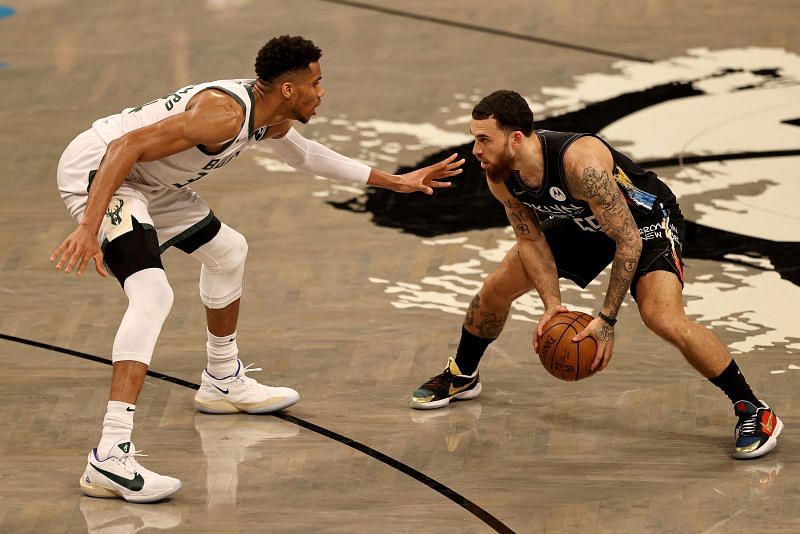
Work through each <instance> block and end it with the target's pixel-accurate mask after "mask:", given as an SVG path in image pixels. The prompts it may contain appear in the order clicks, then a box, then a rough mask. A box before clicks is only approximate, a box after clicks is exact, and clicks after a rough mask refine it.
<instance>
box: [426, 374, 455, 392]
mask: <svg viewBox="0 0 800 534" xmlns="http://www.w3.org/2000/svg"><path fill="white" fill-rule="evenodd" d="M451 376H453V375H452V374H450V369H445V370H444V373H442V374H440V375H436V376H434V377H431V378H430V379H429V380H428V381H427V382H425V383H424V384H423V385H422V387H423V388H425V389H430V390H434V389H438V388H439V387H441V385H442V384H443V383H444V381H445V380H446V379H447V378H448V377H451Z"/></svg>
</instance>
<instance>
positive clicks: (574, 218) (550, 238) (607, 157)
mask: <svg viewBox="0 0 800 534" xmlns="http://www.w3.org/2000/svg"><path fill="white" fill-rule="evenodd" d="M470 131H471V133H472V135H473V136H474V137H475V144H474V147H473V150H472V152H473V154H474V155H475V156H476V157H477V158H478V160H480V162H481V168H483V169H484V170H485V171H486V178H487V180H488V185H489V190H490V191H491V192H492V194H493V195H494V196H495V197H496V198H497V200H499V201H500V202H501V203H502V204H503V206H505V209H506V214H507V216H508V219H509V221H510V222H511V226H512V227H513V229H514V234H515V236H516V240H517V243H516V245H515V246H514V247H513V248H512V249H511V250H510V251H509V253H508V255H507V256H506V257H505V258H504V259H503V261H502V262H501V263H500V265H499V267H498V268H497V269H496V270H495V271H494V272H493V273H492V274H491V275H489V277H488V278H487V279H486V281H485V282H484V283H483V286H482V287H481V289H480V291H479V292H478V294H477V295H476V296H475V298H474V299H473V300H472V303H471V304H470V306H469V309H468V310H467V314H466V318H465V320H464V325H463V327H462V334H461V341H460V343H459V346H458V350H457V353H456V356H455V358H450V359H449V360H448V363H447V366H446V368H445V370H444V372H443V373H442V374H440V375H437V376H435V377H433V378H431V379H430V380H428V381H427V382H426V383H425V384H423V385H421V386H420V387H419V389H417V390H416V391H414V392H413V394H412V397H411V402H410V405H411V407H412V408H416V409H433V408H439V407H444V406H447V405H448V404H449V403H450V400H452V399H461V400H465V399H471V398H474V397H476V396H477V395H478V394H479V393H480V392H481V383H480V378H479V375H478V363H479V361H480V359H481V357H482V355H483V353H484V351H485V350H486V348H487V346H488V345H489V344H490V343H491V342H492V341H494V340H495V339H496V338H497V337H498V336H499V335H500V332H501V331H502V329H503V325H504V324H505V321H506V318H507V317H508V313H509V310H510V307H511V303H512V301H513V300H515V299H516V298H518V297H520V296H522V295H523V294H525V293H527V292H529V291H531V290H533V289H536V291H537V292H538V294H539V297H540V298H541V299H542V303H543V304H544V308H545V311H544V313H543V314H542V317H541V319H540V321H539V325H538V327H537V329H536V332H535V334H534V347H535V348H537V349H538V343H539V338H540V336H541V335H542V330H543V327H544V325H545V324H547V322H548V321H549V320H550V319H551V318H552V317H553V316H554V315H555V314H556V313H558V312H559V311H566V308H564V307H563V306H562V305H561V294H560V289H559V284H558V279H559V277H562V278H568V279H570V280H572V281H574V282H575V283H577V284H578V285H580V286H581V287H586V286H587V285H588V284H589V282H591V281H592V280H593V279H594V278H595V277H596V276H597V275H598V274H599V273H600V272H601V271H603V269H605V267H606V266H607V265H608V264H609V263H611V276H610V280H609V283H608V289H607V291H606V295H605V301H604V302H603V305H602V308H601V309H600V310H599V311H598V313H597V317H595V318H594V320H592V322H591V323H589V325H588V326H587V327H586V328H585V329H584V330H583V331H582V332H580V333H579V334H578V335H577V336H576V337H575V338H574V339H575V340H576V341H578V340H580V339H583V338H585V337H587V336H593V337H594V338H595V339H596V340H597V343H598V348H597V354H596V356H595V359H594V361H593V363H592V368H597V367H599V369H603V368H605V367H606V366H607V365H608V363H609V361H610V359H611V356H612V353H613V350H614V327H615V324H616V322H617V319H616V317H617V313H618V312H619V308H620V306H621V304H622V300H623V299H624V298H625V294H626V293H627V292H628V290H630V292H631V295H632V296H633V298H634V300H635V301H636V303H637V305H638V307H639V313H640V315H641V317H642V321H643V322H644V324H645V325H646V326H647V327H648V328H649V329H650V330H652V331H653V332H655V333H656V334H657V335H659V336H660V337H662V338H663V339H665V340H667V341H669V342H670V343H672V344H673V345H675V346H676V347H677V348H678V349H679V350H680V351H681V352H682V353H683V355H684V357H685V358H686V359H687V361H688V362H689V363H690V364H691V365H692V366H693V367H694V368H695V369H696V370H697V371H698V372H700V373H701V374H702V375H703V376H705V377H706V378H708V379H709V380H710V381H711V382H712V383H713V384H714V385H716V386H718V387H719V388H720V389H722V391H724V392H725V394H726V395H727V396H728V398H730V400H731V402H732V403H733V405H734V413H735V414H736V415H737V416H738V418H739V420H738V422H737V424H736V432H735V435H736V445H735V449H734V457H735V458H756V457H759V456H763V455H764V454H766V453H768V452H769V451H770V450H772V449H773V448H774V447H775V445H776V439H777V437H778V435H779V434H780V432H781V430H782V429H783V423H782V422H781V420H780V419H779V418H778V417H777V416H776V415H775V414H774V413H773V411H772V410H771V409H770V408H769V406H767V405H766V404H765V403H763V402H761V401H760V400H759V399H758V398H757V397H756V396H755V395H754V394H753V392H752V391H751V389H750V386H749V385H748V384H747V382H746V381H745V379H744V376H743V375H742V373H741V372H740V371H739V368H738V366H737V365H736V362H734V361H733V359H732V358H731V356H730V354H729V353H728V351H727V349H726V348H725V346H724V345H723V343H722V342H721V341H720V339H719V338H717V337H716V336H715V335H714V334H713V333H712V332H711V331H710V330H708V329H706V328H705V327H703V326H702V325H700V324H698V323H696V322H694V321H692V320H690V319H689V318H688V317H687V316H686V314H685V312H684V308H683V299H682V290H683V259H682V256H681V248H682V243H683V236H684V220H683V216H682V215H681V211H680V208H679V207H678V202H677V200H676V199H675V195H674V194H673V193H672V191H670V189H669V187H667V185H666V184H664V182H662V181H661V180H659V179H658V177H657V176H656V174H655V173H653V172H650V171H645V170H643V169H641V168H640V167H638V166H637V165H636V164H635V163H633V162H632V161H631V160H630V159H628V158H627V157H625V156H624V155H622V154H620V153H619V152H617V151H616V150H614V148H612V147H611V146H609V145H608V144H607V143H605V141H603V140H602V139H600V138H599V137H597V136H594V135H590V134H575V133H563V132H552V131H546V130H534V129H533V113H532V112H531V110H530V108H529V106H528V104H527V103H526V102H525V100H524V99H523V98H522V97H521V96H520V95H519V94H517V93H515V92H513V91H496V92H494V93H492V94H490V95H489V96H487V97H485V98H484V99H483V100H481V101H480V102H479V103H478V104H477V105H476V106H475V108H474V109H473V111H472V122H471V125H470Z"/></svg>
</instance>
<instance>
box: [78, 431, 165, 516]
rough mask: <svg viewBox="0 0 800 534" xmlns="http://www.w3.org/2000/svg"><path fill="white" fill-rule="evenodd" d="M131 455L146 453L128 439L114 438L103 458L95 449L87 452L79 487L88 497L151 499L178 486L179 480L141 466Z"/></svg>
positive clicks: (159, 498)
mask: <svg viewBox="0 0 800 534" xmlns="http://www.w3.org/2000/svg"><path fill="white" fill-rule="evenodd" d="M134 456H146V455H143V454H141V451H137V450H135V447H134V446H133V443H131V442H130V441H118V442H117V443H115V444H114V446H113V447H112V448H111V454H110V455H109V457H108V458H106V459H105V460H100V459H99V458H98V457H97V449H92V450H91V451H90V452H89V458H88V461H87V463H86V470H85V471H84V472H83V475H81V480H80V486H81V491H83V493H85V494H86V495H88V496H89V497H102V498H121V499H125V500H126V501H128V502H139V503H142V502H155V501H160V500H161V499H163V498H165V497H168V496H170V495H172V494H173V493H175V492H176V491H178V490H179V489H181V481H180V480H178V479H177V478H172V477H167V476H164V475H159V474H158V473H154V472H153V471H150V470H149V469H145V468H144V467H142V466H141V465H139V462H137V461H136V458H134Z"/></svg>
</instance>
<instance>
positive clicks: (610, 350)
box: [572, 317, 614, 372]
mask: <svg viewBox="0 0 800 534" xmlns="http://www.w3.org/2000/svg"><path fill="white" fill-rule="evenodd" d="M589 336H592V337H593V338H594V339H595V340H596V341H597V353H596V354H595V356H594V361H593V362H592V365H591V367H590V369H592V370H595V369H597V371H598V372H599V371H602V370H603V369H605V368H606V367H607V366H608V364H609V362H610V361H611V356H612V355H613V354H614V327H613V326H611V325H610V324H608V323H607V322H605V321H604V320H602V319H601V318H599V317H595V318H594V319H593V320H592V322H591V323H589V324H588V325H587V326H586V328H584V329H583V330H582V331H580V332H578V335H576V336H575V337H573V338H572V341H580V340H582V339H584V338H587V337H589ZM598 365H599V366H600V367H599V368H598Z"/></svg>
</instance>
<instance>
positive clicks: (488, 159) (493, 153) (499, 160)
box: [469, 118, 514, 180]
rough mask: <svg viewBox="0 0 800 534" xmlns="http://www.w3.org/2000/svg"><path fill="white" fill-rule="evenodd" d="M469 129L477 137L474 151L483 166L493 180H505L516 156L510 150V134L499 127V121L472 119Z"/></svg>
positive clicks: (473, 147)
mask: <svg viewBox="0 0 800 534" xmlns="http://www.w3.org/2000/svg"><path fill="white" fill-rule="evenodd" d="M469 131H470V133H471V134H472V136H473V137H474V138H475V144H474V145H473V146H472V153H473V154H474V155H475V157H476V158H478V161H480V162H481V168H482V169H483V170H485V171H486V176H487V177H488V178H489V179H490V180H492V179H497V180H503V179H505V177H506V176H507V175H508V174H509V173H510V172H511V169H512V168H513V164H514V158H513V155H512V154H511V151H510V150H509V146H508V144H509V136H508V134H507V133H506V132H504V131H503V130H501V129H500V128H498V126H497V121H496V120H494V119H492V118H489V119H480V120H478V119H472V122H471V123H470V127H469Z"/></svg>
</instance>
